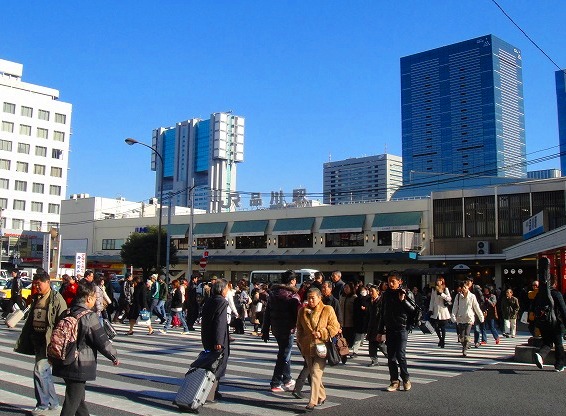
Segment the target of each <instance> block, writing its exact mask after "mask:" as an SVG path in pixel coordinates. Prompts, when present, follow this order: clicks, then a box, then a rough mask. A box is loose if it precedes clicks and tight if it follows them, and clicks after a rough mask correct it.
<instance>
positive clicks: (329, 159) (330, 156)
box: [328, 153, 332, 162]
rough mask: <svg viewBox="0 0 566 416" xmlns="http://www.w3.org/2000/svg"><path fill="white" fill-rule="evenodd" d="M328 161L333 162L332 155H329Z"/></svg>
mask: <svg viewBox="0 0 566 416" xmlns="http://www.w3.org/2000/svg"><path fill="white" fill-rule="evenodd" d="M328 161H329V162H332V153H328Z"/></svg>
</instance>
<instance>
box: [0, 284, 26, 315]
mask: <svg viewBox="0 0 566 416" xmlns="http://www.w3.org/2000/svg"><path fill="white" fill-rule="evenodd" d="M12 282H13V280H8V282H6V286H5V287H4V289H2V290H0V306H1V307H2V310H3V311H4V312H10V308H11V307H12V301H11V298H12ZM30 296H31V282H22V298H23V299H27V298H28V297H30Z"/></svg>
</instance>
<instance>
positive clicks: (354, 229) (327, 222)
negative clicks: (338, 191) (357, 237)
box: [320, 215, 366, 233]
mask: <svg viewBox="0 0 566 416" xmlns="http://www.w3.org/2000/svg"><path fill="white" fill-rule="evenodd" d="M365 220H366V216H365V215H339V216H336V217H324V218H323V219H322V224H320V232H321V233H361V232H362V230H363V228H364V221H365Z"/></svg>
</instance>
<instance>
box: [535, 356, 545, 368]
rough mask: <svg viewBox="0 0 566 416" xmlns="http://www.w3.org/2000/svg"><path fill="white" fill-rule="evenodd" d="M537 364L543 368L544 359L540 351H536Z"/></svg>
mask: <svg viewBox="0 0 566 416" xmlns="http://www.w3.org/2000/svg"><path fill="white" fill-rule="evenodd" d="M535 364H536V365H537V367H538V368H540V369H541V370H542V366H543V365H544V364H543V360H542V355H540V354H539V353H538V352H537V353H535Z"/></svg>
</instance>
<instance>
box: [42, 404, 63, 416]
mask: <svg viewBox="0 0 566 416" xmlns="http://www.w3.org/2000/svg"><path fill="white" fill-rule="evenodd" d="M45 414H46V415H57V416H59V415H60V414H61V406H59V405H57V406H49V409H48V410H47V413H45Z"/></svg>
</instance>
